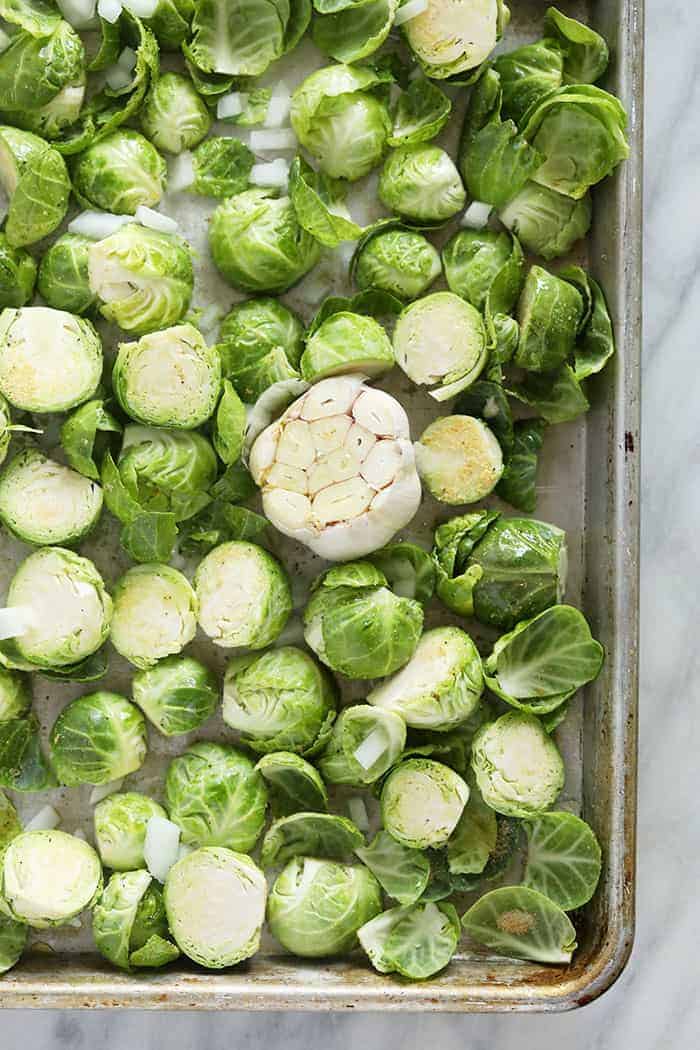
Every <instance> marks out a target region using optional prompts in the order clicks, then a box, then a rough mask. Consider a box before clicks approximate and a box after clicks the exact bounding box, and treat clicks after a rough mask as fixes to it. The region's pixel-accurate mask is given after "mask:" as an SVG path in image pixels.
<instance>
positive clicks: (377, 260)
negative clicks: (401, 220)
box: [353, 223, 441, 299]
mask: <svg viewBox="0 0 700 1050" xmlns="http://www.w3.org/2000/svg"><path fill="white" fill-rule="evenodd" d="M440 273H441V266H440V256H439V254H438V252H437V250H436V249H435V248H434V247H433V245H432V244H431V243H430V241H429V240H427V239H426V238H425V237H424V236H423V234H422V233H418V232H417V231H416V230H409V229H407V228H406V227H405V226H401V225H400V224H399V225H395V226H393V225H389V223H387V224H386V225H383V224H382V225H380V224H377V226H376V227H375V228H374V230H373V231H371V232H370V233H369V234H367V235H366V236H365V238H364V239H363V240H361V241H360V243H359V245H358V248H357V252H356V254H355V258H354V259H353V276H354V278H355V281H356V282H357V284H358V286H359V287H360V288H380V289H381V290H382V291H385V292H390V293H391V295H396V296H397V297H398V298H399V299H417V298H418V297H419V296H420V295H423V294H424V293H425V292H427V290H428V288H430V286H431V284H432V283H433V281H435V280H436V279H437V278H438V277H439V276H440Z"/></svg>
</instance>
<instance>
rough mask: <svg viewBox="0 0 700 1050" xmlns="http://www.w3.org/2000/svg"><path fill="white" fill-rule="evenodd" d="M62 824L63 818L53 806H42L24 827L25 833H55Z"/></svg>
mask: <svg viewBox="0 0 700 1050" xmlns="http://www.w3.org/2000/svg"><path fill="white" fill-rule="evenodd" d="M60 823H61V817H60V815H59V814H58V813H57V812H56V810H55V809H54V808H53V806H42V807H41V809H40V810H39V811H38V812H37V813H35V814H34V816H33V817H32V819H31V820H30V821H29V822H28V823H27V824H25V825H24V830H25V831H53V829H54V828H57V827H58V825H59V824H60Z"/></svg>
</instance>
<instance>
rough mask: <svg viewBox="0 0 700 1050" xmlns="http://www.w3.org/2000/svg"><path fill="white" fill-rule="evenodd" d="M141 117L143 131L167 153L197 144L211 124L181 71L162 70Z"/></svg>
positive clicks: (200, 100)
mask: <svg viewBox="0 0 700 1050" xmlns="http://www.w3.org/2000/svg"><path fill="white" fill-rule="evenodd" d="M140 120H141V127H142V128H143V132H144V135H146V136H147V137H148V138H149V139H150V140H151V142H152V143H153V145H154V146H156V147H157V148H158V149H161V150H165V152H166V153H182V151H183V150H184V149H191V148H192V147H193V146H196V145H198V143H200V142H201V141H202V139H203V138H204V137H205V135H206V134H207V132H208V131H209V128H210V127H211V117H210V115H209V110H208V109H207V107H206V106H205V105H204V103H203V102H202V99H201V98H200V97H199V95H198V94H197V92H196V91H195V89H194V86H193V84H192V81H191V80H189V79H188V78H187V77H184V76H182V74H180V73H164V74H163V75H162V76H161V77H159V78H158V80H157V81H156V82H155V83H154V84H152V85H151V90H150V91H149V93H148V96H147V98H146V101H145V103H144V106H143V109H142V110H141V113H140Z"/></svg>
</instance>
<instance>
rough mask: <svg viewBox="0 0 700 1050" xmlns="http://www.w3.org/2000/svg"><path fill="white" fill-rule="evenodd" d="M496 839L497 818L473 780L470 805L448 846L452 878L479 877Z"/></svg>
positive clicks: (470, 787) (463, 813)
mask: <svg viewBox="0 0 700 1050" xmlns="http://www.w3.org/2000/svg"><path fill="white" fill-rule="evenodd" d="M496 835H497V822H496V814H495V812H494V811H493V810H492V809H491V807H490V806H487V805H486V803H485V802H484V800H483V798H482V797H481V793H480V791H479V789H478V788H477V787H476V785H475V784H474V781H473V778H470V781H469V798H468V800H467V804H466V806H465V807H464V810H463V812H462V816H461V817H460V818H459V824H458V825H457V827H456V828H455V830H454V831H453V832H452V834H451V836H450V839H449V842H448V843H447V866H448V868H449V871H450V874H451V875H479V874H480V873H481V872H482V871H483V870H484V868H485V867H486V864H487V862H488V859H489V857H490V856H491V853H492V852H493V850H494V849H495V846H496Z"/></svg>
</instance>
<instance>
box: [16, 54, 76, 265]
mask: <svg viewBox="0 0 700 1050" xmlns="http://www.w3.org/2000/svg"><path fill="white" fill-rule="evenodd" d="M5 55H7V52H5ZM2 57H4V56H0V58H2ZM1 108H2V107H0V109H1ZM0 186H1V187H2V188H3V189H4V191H5V193H6V194H7V196H8V197H9V198H10V202H9V207H8V212H7V221H6V223H5V236H6V237H7V241H8V244H10V245H12V246H14V247H20V246H22V245H25V244H34V243H35V241H40V240H41V239H42V238H43V237H48V235H49V234H50V233H53V231H54V230H55V229H56V228H57V227H58V226H60V225H61V223H62V222H63V219H64V217H65V214H66V212H67V210H68V198H69V197H70V191H71V184H70V176H69V175H68V169H67V167H66V162H65V160H64V159H63V157H62V156H61V154H60V153H59V152H58V151H57V150H55V149H52V148H51V146H49V144H48V143H47V142H45V141H44V139H41V138H39V137H38V135H33V134H32V133H31V132H29V131H20V130H19V128H11V127H8V126H0Z"/></svg>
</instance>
